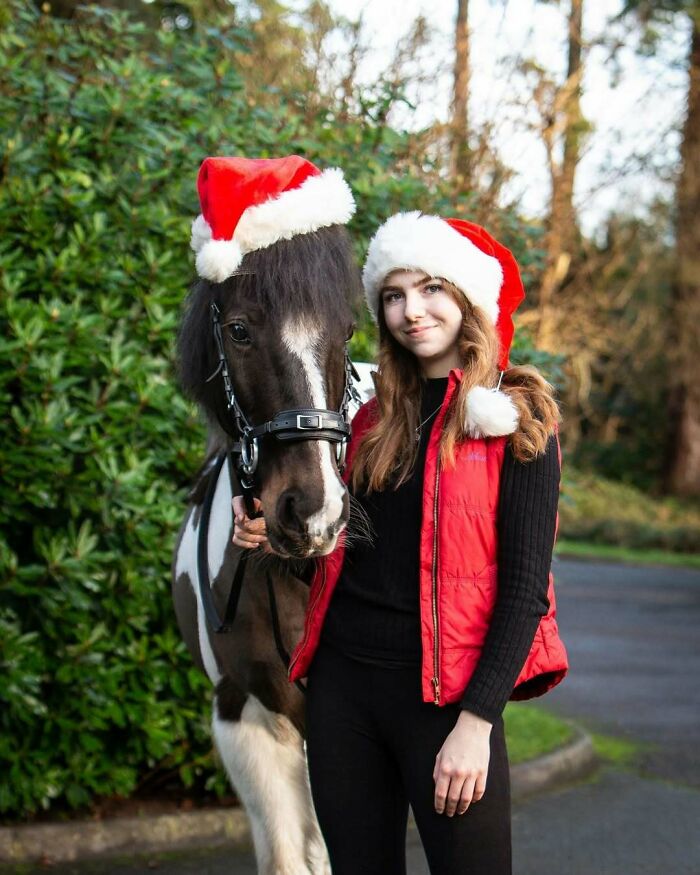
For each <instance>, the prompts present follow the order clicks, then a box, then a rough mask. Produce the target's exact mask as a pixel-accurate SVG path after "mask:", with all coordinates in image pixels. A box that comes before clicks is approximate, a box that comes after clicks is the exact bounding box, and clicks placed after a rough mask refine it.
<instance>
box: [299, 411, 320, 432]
mask: <svg viewBox="0 0 700 875" xmlns="http://www.w3.org/2000/svg"><path fill="white" fill-rule="evenodd" d="M297 428H298V429H301V430H302V431H306V430H307V429H316V428H321V417H320V416H319V415H318V414H314V415H305V414H303V413H298V414H297Z"/></svg>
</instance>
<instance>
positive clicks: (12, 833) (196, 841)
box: [0, 730, 598, 864]
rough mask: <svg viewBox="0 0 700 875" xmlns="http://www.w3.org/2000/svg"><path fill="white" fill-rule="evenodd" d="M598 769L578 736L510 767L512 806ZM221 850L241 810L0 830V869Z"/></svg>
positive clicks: (246, 838) (239, 839)
mask: <svg viewBox="0 0 700 875" xmlns="http://www.w3.org/2000/svg"><path fill="white" fill-rule="evenodd" d="M597 763H598V759H597V756H596V754H595V751H594V749H593V744H592V741H591V737H590V735H588V733H586V732H583V731H582V730H577V733H576V736H575V738H574V739H573V741H571V742H570V743H569V744H567V745H565V746H564V747H562V748H559V750H555V751H553V752H552V753H550V754H546V755H545V756H543V757H540V758H538V759H536V760H532V761H531V762H527V763H520V764H518V765H515V766H512V767H511V772H510V774H511V798H512V799H513V801H516V802H517V801H520V800H522V799H524V798H526V797H528V796H531V795H532V794H533V793H539V792H542V791H544V790H550V789H553V788H554V787H557V786H559V785H560V784H564V783H567V782H569V781H572V780H576V779H578V778H582V777H584V776H586V775H588V774H590V773H591V771H593V769H594V768H595V767H596V765H597ZM412 820H413V819H412V818H411V819H410V821H409V823H411V824H412ZM220 845H227V846H228V847H234V848H238V849H241V850H249V849H251V848H252V840H251V836H250V827H249V824H248V818H247V816H246V814H245V813H244V811H243V810H242V809H240V808H229V809H224V810H220V811H186V812H178V813H177V814H159V815H155V816H153V817H123V818H113V819H111V820H103V821H94V820H79V821H75V820H74V821H71V822H69V823H51V824H40V825H37V826H9V827H0V864H2V863H36V862H39V861H51V863H71V862H75V861H76V860H89V859H95V858H99V857H115V856H120V855H124V856H127V855H128V856H131V855H133V854H134V853H138V854H149V853H159V852H171V851H178V850H186V849H187V850H190V849H195V848H205V847H206V848H214V847H217V846H220Z"/></svg>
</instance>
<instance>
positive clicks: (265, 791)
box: [212, 695, 331, 875]
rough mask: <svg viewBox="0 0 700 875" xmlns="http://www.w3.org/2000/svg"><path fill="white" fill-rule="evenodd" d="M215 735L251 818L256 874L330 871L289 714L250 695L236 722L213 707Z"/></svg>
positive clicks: (325, 873)
mask: <svg viewBox="0 0 700 875" xmlns="http://www.w3.org/2000/svg"><path fill="white" fill-rule="evenodd" d="M212 728H213V734H214V739H215V741H216V745H217V748H218V750H219V754H220V756H221V759H222V761H223V763H224V767H225V768H226V772H227V774H228V776H229V778H230V780H231V783H232V784H233V786H234V787H235V789H236V792H237V793H238V795H239V796H240V798H241V801H242V802H243V805H244V806H245V810H246V813H247V815H248V817H249V819H250V826H251V832H252V835H253V842H254V844H255V853H256V858H257V864H258V873H259V875H330V872H331V870H330V865H329V863H328V856H327V853H326V849H325V845H324V843H323V839H322V837H321V832H320V829H319V827H318V821H317V820H316V814H315V812H314V808H313V803H312V800H311V790H310V788H309V778H308V771H307V767H306V759H305V757H304V751H303V746H302V739H301V736H300V735H299V733H298V732H297V730H296V729H295V728H294V726H293V725H292V723H291V722H290V721H289V719H288V718H287V717H285V716H283V715H282V714H276V713H274V712H272V711H269V710H268V709H267V708H265V707H264V706H263V704H262V703H261V702H260V700H259V699H257V698H256V697H255V696H252V695H249V696H248V699H247V701H246V704H245V705H244V707H243V710H242V711H241V716H240V719H239V720H237V721H229V720H222V719H221V718H220V717H219V714H218V710H217V706H216V704H215V706H214V715H213V722H212Z"/></svg>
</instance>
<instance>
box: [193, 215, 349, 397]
mask: <svg viewBox="0 0 700 875" xmlns="http://www.w3.org/2000/svg"><path fill="white" fill-rule="evenodd" d="M360 298H361V283H360V272H359V269H358V266H357V262H356V260H355V257H354V253H353V250H352V243H351V240H350V236H349V234H348V232H347V230H346V229H345V228H344V227H343V226H342V225H334V226H331V227H329V228H321V229H320V230H318V231H314V232H313V233H310V234H301V235H298V236H296V237H293V238H292V239H291V240H281V241H279V242H277V243H275V244H274V245H272V246H268V247H267V248H265V249H261V250H258V251H256V252H250V253H248V254H247V255H246V256H245V257H244V259H243V262H242V263H241V267H240V271H239V272H238V273H237V274H236V275H234V276H232V277H229V278H228V279H227V280H225V281H224V282H223V283H218V284H217V283H211V282H209V281H207V280H199V281H198V282H196V283H195V284H194V285H193V286H192V289H191V291H190V294H189V296H188V298H187V301H186V304H185V310H184V313H183V318H182V321H181V323H180V330H179V334H178V342H177V347H178V377H179V381H180V385H181V386H182V389H183V392H184V393H185V394H186V395H187V396H188V397H189V398H192V399H193V400H195V401H198V402H199V403H201V404H204V405H205V407H206V406H210V405H208V403H207V402H208V397H207V386H206V382H205V381H206V379H207V378H208V377H209V376H210V374H211V373H212V372H213V370H214V369H215V367H216V364H217V356H216V352H215V348H214V342H213V335H212V326H211V312H210V304H211V302H212V301H214V302H216V303H217V304H218V306H219V309H220V310H221V313H222V319H224V318H225V316H226V311H227V301H236V300H241V299H244V300H246V301H250V302H253V303H254V304H256V305H257V306H259V307H260V309H261V310H262V311H263V312H264V313H265V314H266V318H267V317H269V318H270V319H272V320H274V321H275V322H280V323H281V321H283V320H284V319H285V318H288V317H292V318H302V319H303V318H304V317H306V318H313V319H314V320H316V321H320V322H321V324H322V325H323V324H325V325H334V326H335V325H338V326H339V327H340V328H341V329H344V327H345V326H344V321H346V320H347V318H348V315H352V311H353V309H354V308H355V307H356V305H357V303H358V302H359V300H360ZM210 385H211V384H210Z"/></svg>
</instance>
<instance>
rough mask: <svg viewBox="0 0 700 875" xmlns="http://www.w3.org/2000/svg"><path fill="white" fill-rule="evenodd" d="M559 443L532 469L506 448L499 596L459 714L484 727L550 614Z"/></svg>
mask: <svg viewBox="0 0 700 875" xmlns="http://www.w3.org/2000/svg"><path fill="white" fill-rule="evenodd" d="M559 478H560V469H559V457H558V452H557V440H556V437H555V436H554V435H552V437H550V439H549V442H548V444H547V447H546V450H545V452H544V453H543V454H542V455H541V456H538V457H537V458H536V459H533V460H532V461H530V462H518V461H517V460H516V459H515V457H514V456H513V453H512V451H511V449H510V447H507V448H506V454H505V457H504V459H503V468H502V471H501V484H500V494H499V502H498V595H497V597H496V605H495V607H494V612H493V616H492V618H491V623H490V625H489V631H488V633H487V635H486V640H485V642H484V647H483V649H482V652H481V656H480V658H479V661H478V663H477V665H476V669H475V671H474V674H473V675H472V677H471V678H470V680H469V683H468V684H467V688H466V690H465V691H464V695H463V696H462V700H461V706H462V708H464V709H466V710H467V711H471V712H472V713H473V714H477V715H478V716H479V717H483V718H484V719H486V720H488V721H489V722H490V723H494V722H495V721H496V720H497V719H498V717H499V716H500V715H501V713H502V712H503V709H504V708H505V706H506V702H507V701H508V699H509V698H510V695H511V693H512V692H513V687H514V685H515V681H516V680H517V677H518V675H519V674H520V671H521V669H522V667H523V665H524V664H525V660H526V659H527V655H528V653H529V652H530V648H531V647H532V641H533V639H534V637H535V632H536V631H537V627H538V625H539V622H540V618H541V617H542V616H544V615H545V614H546V613H547V611H548V609H549V599H548V598H547V589H548V581H549V571H550V566H551V564H552V549H553V547H554V533H555V527H556V516H557V506H558V502H559Z"/></svg>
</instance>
